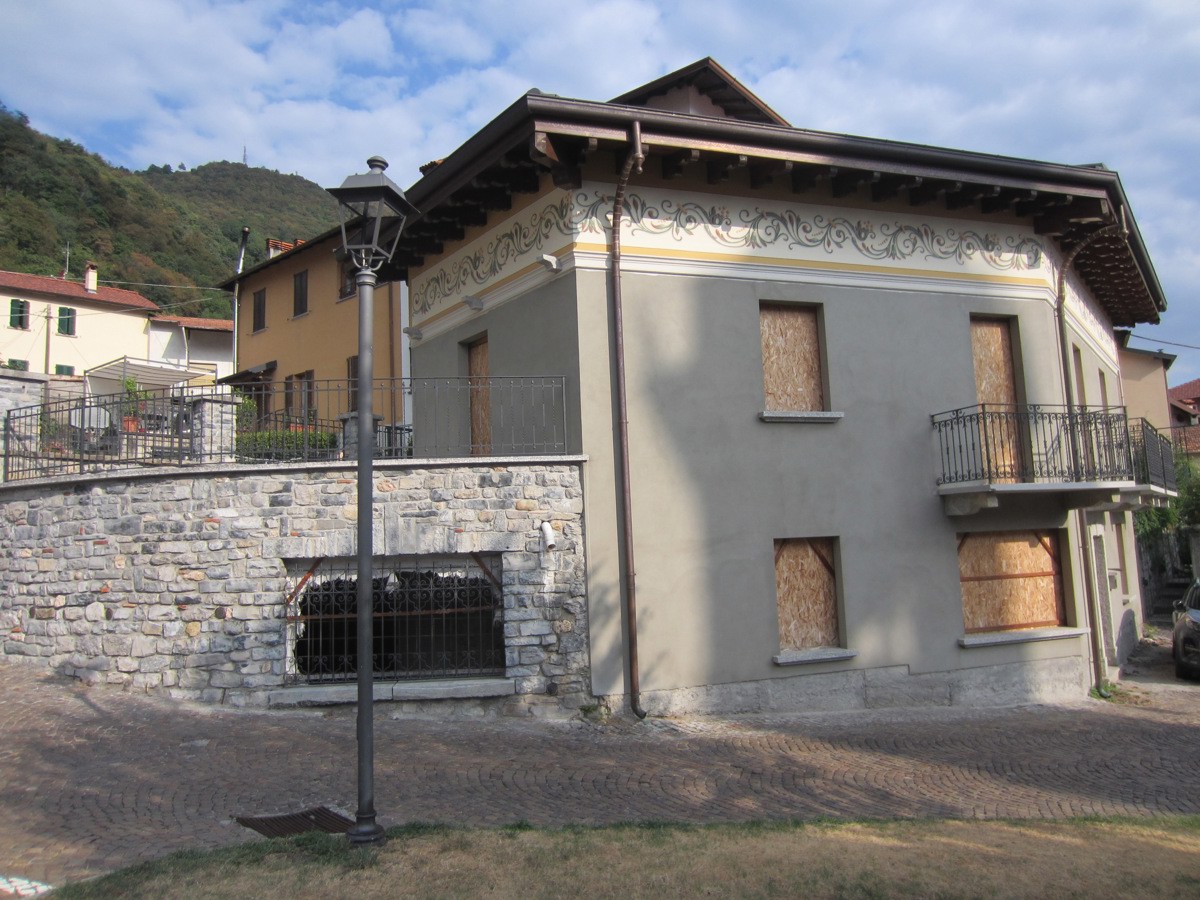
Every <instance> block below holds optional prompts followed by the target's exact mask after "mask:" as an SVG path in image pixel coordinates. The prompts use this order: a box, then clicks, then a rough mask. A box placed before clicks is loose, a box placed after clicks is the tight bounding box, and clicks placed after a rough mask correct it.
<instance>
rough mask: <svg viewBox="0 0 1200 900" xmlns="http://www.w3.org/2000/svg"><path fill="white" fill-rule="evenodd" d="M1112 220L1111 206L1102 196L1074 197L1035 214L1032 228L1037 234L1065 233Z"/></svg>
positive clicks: (1104, 223)
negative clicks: (1066, 202)
mask: <svg viewBox="0 0 1200 900" xmlns="http://www.w3.org/2000/svg"><path fill="white" fill-rule="evenodd" d="M1111 221H1113V212H1112V206H1111V205H1110V204H1109V202H1108V201H1107V200H1106V199H1104V198H1103V197H1074V198H1072V201H1071V202H1070V203H1069V204H1067V205H1065V206H1060V207H1056V208H1054V209H1051V210H1047V211H1046V212H1043V213H1041V214H1040V215H1037V216H1036V217H1035V218H1034V220H1033V230H1034V231H1036V232H1037V233H1038V234H1053V235H1064V236H1065V235H1067V234H1068V233H1069V232H1070V231H1071V230H1072V229H1073V228H1079V227H1080V226H1097V225H1106V224H1108V223H1109V222H1111Z"/></svg>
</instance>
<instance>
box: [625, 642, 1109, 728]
mask: <svg viewBox="0 0 1200 900" xmlns="http://www.w3.org/2000/svg"><path fill="white" fill-rule="evenodd" d="M1088 685H1089V676H1088V667H1087V661H1086V660H1084V659H1082V658H1079V657H1061V658H1058V659H1044V660H1031V661H1028V662H1019V663H1006V664H1004V665H996V666H981V667H979V668H971V669H958V670H955V671H952V672H933V673H927V674H921V675H912V674H910V673H909V669H908V667H907V666H889V667H885V668H880V669H858V670H853V671H848V672H833V673H829V674H822V675H802V676H797V677H794V678H771V679H766V680H763V681H743V682H738V683H735V684H713V685H702V686H699V687H690V688H679V689H676V690H667V691H643V692H642V707H643V708H644V709H645V710H646V712H647V713H648V714H649V715H652V716H683V715H692V714H700V715H703V714H722V713H746V712H837V711H844V710H847V711H848V710H856V709H881V708H887V707H921V706H966V707H975V706H1014V705H1018V704H1022V703H1058V702H1076V701H1078V700H1080V699H1082V698H1084V697H1086V696H1087V691H1088ZM605 700H606V703H605V705H606V706H607V707H608V708H610V709H612V710H613V711H616V710H617V709H619V708H621V706H622V698H620V697H608V698H605ZM624 705H626V706H627V705H628V704H627V702H626V703H625V704H624Z"/></svg>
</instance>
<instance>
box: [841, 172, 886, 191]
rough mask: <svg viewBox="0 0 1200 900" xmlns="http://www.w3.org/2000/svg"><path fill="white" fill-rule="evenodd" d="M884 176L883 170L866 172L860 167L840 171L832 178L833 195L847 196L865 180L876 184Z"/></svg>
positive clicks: (867, 182) (870, 183)
mask: <svg viewBox="0 0 1200 900" xmlns="http://www.w3.org/2000/svg"><path fill="white" fill-rule="evenodd" d="M881 178H883V173H882V172H864V171H862V170H860V169H850V170H849V171H845V172H838V173H837V174H836V175H834V176H833V177H832V178H831V179H830V184H831V185H832V188H833V196H835V197H846V196H849V195H850V194H853V193H854V192H855V191H857V190H858V186H859V185H860V184H863V183H864V182H865V183H866V184H869V185H875V184H877V183H878V182H879V180H880V179H881Z"/></svg>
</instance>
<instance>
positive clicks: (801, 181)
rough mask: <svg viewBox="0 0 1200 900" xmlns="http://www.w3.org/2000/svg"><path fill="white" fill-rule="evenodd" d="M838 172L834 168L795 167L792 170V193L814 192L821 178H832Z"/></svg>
mask: <svg viewBox="0 0 1200 900" xmlns="http://www.w3.org/2000/svg"><path fill="white" fill-rule="evenodd" d="M837 173H838V170H837V168H836V167H834V166H829V167H826V166H806V165H796V166H794V167H793V168H792V191H793V193H797V194H803V193H805V192H807V191H812V190H815V189H816V187H817V182H819V181H820V180H821V179H822V178H833V177H834V176H835V175H837Z"/></svg>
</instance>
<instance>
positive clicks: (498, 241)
mask: <svg viewBox="0 0 1200 900" xmlns="http://www.w3.org/2000/svg"><path fill="white" fill-rule="evenodd" d="M612 205H613V194H612V193H611V192H609V191H608V190H607V189H606V187H600V188H594V189H584V190H580V191H576V192H575V193H573V194H569V193H567V192H565V191H558V192H555V193H554V194H552V195H550V196H549V197H548V198H546V200H545V201H544V202H542V203H541V204H539V205H537V206H535V207H534V208H532V209H531V210H528V211H526V212H524V213H522V214H521V215H519V216H518V217H515V218H514V219H511V220H509V221H508V222H505V223H504V224H502V225H499V226H497V227H496V228H495V229H493V231H492V233H490V234H489V235H488V236H487V237H486V238H485V239H483V240H480V241H476V242H475V243H474V244H472V245H471V246H469V247H466V248H464V249H463V250H460V251H458V252H457V253H455V254H453V255H451V256H450V257H449V258H448V259H446V260H444V261H443V262H442V263H440V264H439V265H438V266H435V267H434V268H433V269H432V270H431V271H429V272H426V273H423V274H422V275H420V276H418V277H417V278H415V279H414V280H413V288H412V311H413V315H414V318H419V317H422V316H427V315H429V314H430V313H432V312H433V311H435V310H436V309H437V308H438V307H441V306H443V305H444V301H446V300H448V299H449V298H453V297H458V296H461V295H462V294H464V293H469V292H472V291H477V290H479V289H480V288H483V287H486V286H487V285H488V284H491V283H493V282H495V281H496V280H498V279H500V278H503V277H506V276H508V275H510V274H512V273H514V272H516V271H518V270H520V269H521V268H523V267H525V266H528V265H530V264H531V263H532V262H534V261H536V259H537V257H538V256H539V255H540V254H542V253H546V252H552V251H557V250H561V249H562V248H563V247H565V246H571V245H572V244H585V245H589V244H590V245H595V244H596V243H597V241H596V240H595V238H597V237H599V238H601V239H602V240H603V241H604V242H605V243H607V232H608V230H609V228H610V226H611V216H612ZM622 233H623V238H622V240H623V242H624V244H625V252H626V253H627V254H629V255H630V256H635V255H638V254H639V253H640V254H642V255H646V256H653V254H654V252H655V250H656V249H660V248H664V249H672V250H676V251H679V250H682V251H684V252H686V253H688V254H690V255H694V257H695V258H696V259H697V260H698V261H703V259H704V256H705V254H706V253H707V254H714V253H721V254H722V255H723V257H725V258H727V256H728V253H729V251H731V250H733V251H740V252H741V253H742V254H744V257H745V262H746V264H748V265H755V264H769V263H770V262H771V261H772V260H777V259H778V258H781V257H782V258H787V259H788V260H789V261H800V262H803V261H805V260H811V261H814V262H816V261H820V260H831V261H836V262H842V263H849V264H853V263H855V262H858V263H874V264H877V265H878V264H891V265H895V266H897V267H900V268H903V267H909V268H912V267H920V268H932V269H934V270H938V271H946V272H952V271H955V272H961V271H964V270H965V271H968V272H979V273H985V272H988V271H990V272H995V273H1026V272H1028V273H1039V272H1041V273H1043V274H1044V272H1043V270H1044V268H1045V250H1044V248H1043V245H1042V242H1041V241H1040V240H1039V239H1038V238H1037V237H1034V236H1032V235H1030V234H1029V233H1028V232H1027V231H1026V230H1023V229H1019V228H1016V227H1013V226H998V227H997V228H995V229H990V230H981V229H978V228H973V227H970V226H958V225H954V224H942V223H941V222H938V223H936V224H935V223H930V222H927V221H923V220H919V219H916V218H914V217H906V216H890V217H887V218H884V217H881V216H879V215H869V214H866V212H865V211H864V214H863V215H855V214H848V213H847V212H846V211H845V210H840V209H836V208H831V207H822V206H816V205H804V206H802V205H799V204H783V203H781V204H777V205H765V204H756V205H753V206H736V205H734V204H729V203H722V202H712V198H710V197H706V196H704V195H700V194H692V195H680V196H675V195H672V196H666V194H665V192H663V191H657V190H654V189H649V190H645V191H632V192H630V194H629V195H628V197H627V202H626V211H625V218H624V221H623V223H622ZM589 238H591V239H589Z"/></svg>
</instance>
